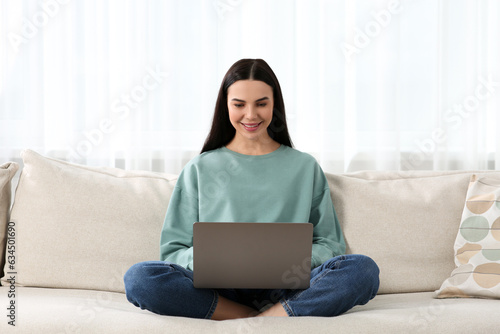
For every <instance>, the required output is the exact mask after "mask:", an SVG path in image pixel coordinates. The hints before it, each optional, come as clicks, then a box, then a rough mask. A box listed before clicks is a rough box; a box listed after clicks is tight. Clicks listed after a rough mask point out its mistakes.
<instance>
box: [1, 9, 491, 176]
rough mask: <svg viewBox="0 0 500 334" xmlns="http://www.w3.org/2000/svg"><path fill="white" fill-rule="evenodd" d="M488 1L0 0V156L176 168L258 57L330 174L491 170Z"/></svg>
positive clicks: (300, 145)
mask: <svg viewBox="0 0 500 334" xmlns="http://www.w3.org/2000/svg"><path fill="white" fill-rule="evenodd" d="M499 21H500V1H498V0H477V1H475V0H447V1H444V0H406V1H405V0H401V1H398V0H384V1H382V0H376V1H375V0H364V1H361V0H345V1H340V0H337V1H336V0H330V1H329V0H323V1H319V0H317V1H314V0H313V1H311V0H295V1H291V0H273V1H265V0H168V1H160V0H158V1H153V0H150V1H147V0H146V1H138V0H136V1H123V0H109V1H103V0H100V1H98V0H85V1H84V0H42V1H38V0H0V37H1V39H0V162H5V161H7V160H15V161H18V160H19V153H20V151H21V150H23V149H25V148H30V149H33V150H36V151H38V152H40V153H42V154H45V155H48V156H52V157H55V158H60V159H66V160H69V161H73V162H78V163H84V164H87V165H101V166H117V167H121V168H127V169H147V170H153V171H162V172H169V173H178V172H180V170H181V169H182V167H183V166H184V164H185V163H186V162H187V161H188V160H189V159H191V158H192V157H194V156H195V155H196V154H198V153H199V151H200V149H201V147H202V144H203V142H204V139H205V137H206V135H207V133H208V130H209V127H210V122H211V118H212V114H213V108H214V104H215V100H216V97H217V92H218V88H219V85H220V83H221V80H222V77H223V75H224V74H225V72H226V71H227V69H228V68H229V66H230V65H231V64H233V63H234V62H235V61H236V60H238V59H241V58H263V59H265V60H266V61H267V62H268V63H269V64H270V66H271V67H272V68H273V69H274V71H275V73H276V74H277V76H278V79H279V80H280V83H281V86H282V90H283V94H284V98H285V105H286V108H287V117H288V123H289V130H290V134H291V137H292V140H293V142H294V144H295V147H296V148H297V149H299V150H302V151H306V152H308V153H311V154H313V155H314V156H315V157H316V158H317V160H318V161H319V162H320V164H321V165H322V167H323V169H324V170H325V171H327V172H347V171H356V170H366V169H377V170H408V169H431V170H437V169H499V168H500V147H499V146H500V132H499V131H497V129H498V128H500V115H499V114H500V61H499V59H500V23H499Z"/></svg>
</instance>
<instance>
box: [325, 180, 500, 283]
mask: <svg viewBox="0 0 500 334" xmlns="http://www.w3.org/2000/svg"><path fill="white" fill-rule="evenodd" d="M471 174H472V172H466V171H447V172H438V171H420V172H415V171H408V172H359V173H351V174H344V175H333V174H328V173H326V176H327V179H328V182H329V185H330V191H331V195H332V200H333V204H334V207H335V209H336V212H337V215H338V218H339V221H340V223H341V226H342V230H343V232H344V237H345V239H346V244H347V253H359V254H364V255H368V256H370V257H371V258H372V259H373V260H375V262H376V263H377V264H378V265H379V268H380V282H381V283H380V289H379V293H404V292H419V291H434V290H436V289H438V288H439V287H440V285H441V283H442V282H443V280H444V279H446V278H447V277H448V276H449V275H450V273H451V271H452V270H453V269H454V267H455V265H454V259H453V256H454V253H453V245H454V242H455V238H456V235H457V233H458V227H459V225H460V218H461V215H462V210H463V207H464V204H465V197H466V192H467V187H468V184H469V179H470V176H471ZM486 175H488V174H486ZM497 175H498V174H497Z"/></svg>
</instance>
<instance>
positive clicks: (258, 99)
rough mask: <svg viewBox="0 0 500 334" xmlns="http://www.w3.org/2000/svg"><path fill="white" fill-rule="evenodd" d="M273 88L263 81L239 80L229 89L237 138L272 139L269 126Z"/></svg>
mask: <svg viewBox="0 0 500 334" xmlns="http://www.w3.org/2000/svg"><path fill="white" fill-rule="evenodd" d="M273 106H274V99H273V89H272V88H271V86H269V85H268V84H266V83H265V82H263V81H258V80H238V81H236V82H234V83H233V84H232V85H231V86H229V88H228V90H227V108H228V110H229V119H230V121H231V124H232V125H233V127H234V128H235V129H236V135H235V139H236V140H251V141H261V142H263V141H264V140H270V139H271V138H270V137H269V134H268V133H267V127H268V126H269V124H271V120H272V119H273Z"/></svg>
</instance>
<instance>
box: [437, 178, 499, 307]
mask: <svg viewBox="0 0 500 334" xmlns="http://www.w3.org/2000/svg"><path fill="white" fill-rule="evenodd" d="M455 265H456V266H457V267H456V269H455V270H453V272H452V273H451V277H450V278H448V279H446V280H445V281H444V283H443V284H442V285H441V288H440V289H439V290H437V291H436V297H437V298H450V297H483V298H500V179H495V178H490V177H480V176H477V175H472V177H471V182H470V185H469V189H468V191H467V200H466V203H465V208H464V211H463V214H462V221H461V223H460V229H459V232H458V235H457V238H456V241H455Z"/></svg>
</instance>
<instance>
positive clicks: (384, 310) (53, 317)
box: [0, 286, 500, 334]
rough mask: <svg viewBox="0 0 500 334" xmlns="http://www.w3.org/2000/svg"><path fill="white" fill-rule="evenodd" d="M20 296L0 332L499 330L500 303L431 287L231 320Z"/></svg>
mask: <svg viewBox="0 0 500 334" xmlns="http://www.w3.org/2000/svg"><path fill="white" fill-rule="evenodd" d="M8 289H9V287H5V286H4V287H0V305H3V306H5V305H8V303H9V299H8V297H7V292H8ZM16 294H17V297H16V298H17V299H16V305H17V309H16V312H17V313H16V316H17V321H16V328H15V330H13V329H12V328H11V326H9V325H8V324H7V320H8V319H5V317H4V319H3V320H2V321H1V322H0V333H10V332H13V333H14V332H15V333H165V332H168V333H180V334H182V333H186V334H191V333H259V334H260V333H273V334H279V333H283V334H293V333H300V334H302V333H332V332H338V333H383V334H389V333H398V334H399V333H420V332H421V333H453V334H455V333H493V332H495V331H497V330H498V328H500V318H499V317H498V314H500V303H498V301H496V300H488V299H472V298H466V299H463V298H462V299H434V298H433V293H432V292H424V293H408V294H387V295H378V296H376V297H375V299H373V300H372V301H370V302H369V303H368V304H367V305H364V306H357V307H355V308H353V309H352V310H350V311H349V312H347V313H345V314H344V315H341V316H338V317H333V318H320V317H297V318H252V319H238V320H228V321H212V320H202V319H189V318H182V317H169V316H159V315H156V314H153V313H150V312H148V311H144V310H141V309H139V308H137V307H135V306H133V305H132V304H130V303H129V302H128V301H127V300H126V297H125V295H124V294H122V293H116V292H104V291H95V290H75V289H49V288H30V287H16ZM3 306H2V308H3ZM332 329H335V330H334V331H333V330H332Z"/></svg>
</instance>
